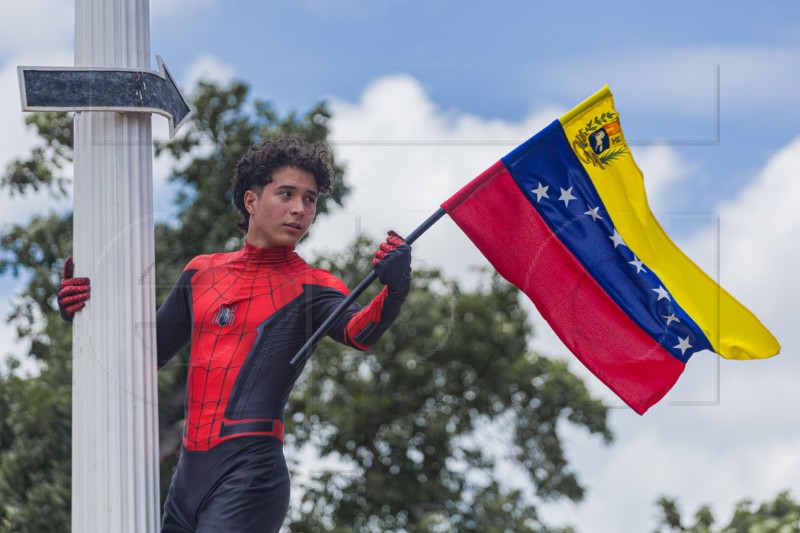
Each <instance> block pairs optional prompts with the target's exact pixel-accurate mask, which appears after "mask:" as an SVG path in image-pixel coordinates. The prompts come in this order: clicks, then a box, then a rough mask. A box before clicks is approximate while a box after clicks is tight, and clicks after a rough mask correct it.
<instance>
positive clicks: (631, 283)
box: [442, 86, 780, 414]
mask: <svg viewBox="0 0 800 533" xmlns="http://www.w3.org/2000/svg"><path fill="white" fill-rule="evenodd" d="M442 207H443V208H444V210H445V211H446V212H447V214H448V215H449V216H450V217H451V218H452V219H453V220H454V221H455V222H456V224H457V225H458V226H459V227H460V228H461V229H462V230H463V231H464V232H465V233H466V234H467V236H468V237H469V238H470V239H471V240H472V241H473V243H475V245H476V246H477V247H478V249H479V250H480V251H481V252H482V253H483V254H484V255H485V256H486V257H487V259H488V260H489V261H490V262H491V263H492V265H493V266H494V267H495V268H496V269H497V271H498V272H499V273H500V274H501V275H502V276H503V277H505V278H506V279H507V280H508V281H510V282H511V283H513V284H514V285H516V286H517V287H519V288H520V289H521V290H522V291H523V292H524V293H525V294H526V295H528V297H529V298H530V299H531V300H532V301H533V303H534V304H535V305H536V307H537V309H538V310H539V312H540V313H541V315H542V316H543V317H544V318H545V319H546V320H547V322H548V323H549V324H550V326H551V327H552V328H553V330H554V331H555V333H556V334H557V335H558V336H559V338H560V339H561V340H562V342H564V344H565V345H566V346H567V348H569V349H570V351H572V353H573V354H575V356H576V357H577V358H578V359H579V360H580V361H581V362H582V363H583V364H584V365H586V367H587V368H589V370H591V371H592V373H594V374H595V375H596V376H597V377H598V378H599V379H600V380H602V381H603V382H604V383H605V384H606V385H608V387H609V388H611V390H613V391H614V392H615V393H616V394H617V395H618V396H619V397H620V398H621V399H622V400H623V401H625V402H626V403H627V404H628V405H629V406H630V407H631V408H632V409H633V410H634V411H636V412H637V413H639V414H643V413H644V412H645V411H646V410H647V409H648V408H650V407H651V406H652V405H653V404H655V403H656V402H658V401H659V400H660V399H661V398H662V397H663V396H664V395H665V394H666V393H667V392H668V391H669V390H670V388H671V387H672V386H673V385H674V384H675V382H676V381H677V379H678V377H679V376H680V375H681V373H682V372H683V369H684V367H685V364H686V362H687V361H688V360H689V358H690V357H691V356H692V355H693V354H694V353H697V352H698V351H701V350H711V351H714V352H716V353H718V354H719V355H721V356H723V357H726V358H731V359H759V358H765V357H770V356H772V355H775V354H777V353H778V351H779V350H780V346H779V344H778V342H777V340H776V339H775V337H774V336H773V335H772V334H771V333H770V332H769V331H768V330H767V329H766V328H765V327H764V326H763V325H762V324H761V322H760V321H759V320H758V318H756V317H755V316H754V315H753V314H752V313H751V312H750V311H749V310H748V309H747V308H745V307H744V306H743V305H742V304H741V303H739V302H738V301H737V300H736V299H734V298H733V296H731V295H730V294H728V293H727V292H726V291H725V290H724V289H723V288H722V287H720V286H719V285H718V284H717V283H716V282H715V281H714V280H712V279H711V278H710V277H708V276H707V275H706V274H705V273H704V272H703V271H702V270H701V269H700V268H699V267H698V266H697V265H695V264H694V262H692V260H691V259H689V258H688V257H687V256H686V255H685V254H684V253H683V252H682V251H681V250H680V249H679V248H678V247H677V246H676V245H675V244H674V243H673V242H672V241H671V240H670V238H669V237H668V236H667V234H666V233H665V232H664V230H663V229H662V228H661V226H660V225H659V223H658V221H657V220H656V219H655V217H654V216H653V214H652V212H651V211H650V208H649V206H648V204H647V198H646V196H645V189H644V182H643V179H642V173H641V171H640V170H639V168H638V166H637V165H636V163H635V161H634V160H633V156H632V155H631V151H630V147H629V146H628V144H627V143H626V141H625V137H624V135H623V132H622V128H621V126H620V121H619V114H618V113H617V112H616V110H615V109H614V101H613V97H612V95H611V92H610V90H609V89H608V87H607V86H606V87H604V88H603V89H601V90H600V91H598V92H597V93H596V94H594V95H593V96H592V97H590V98H589V99H587V100H586V101H584V102H583V103H582V104H580V105H579V106H578V107H576V108H575V109H573V110H572V111H570V112H569V113H567V114H566V115H564V116H563V117H561V119H559V120H557V121H555V122H553V123H552V124H550V125H549V126H548V127H546V128H545V129H544V130H542V131H541V132H539V133H538V134H536V135H535V136H534V137H533V138H531V139H529V140H528V141H526V142H525V143H524V144H522V145H521V146H519V147H518V148H516V149H515V150H513V151H512V152H511V153H509V154H508V155H507V156H505V157H504V158H502V159H501V160H500V161H498V162H497V163H495V164H494V165H492V167H490V168H489V169H488V170H486V171H485V172H483V173H482V174H481V175H480V176H478V177H477V178H475V179H474V180H473V181H472V182H471V183H469V184H468V185H467V186H466V187H464V188H463V189H462V190H460V191H459V192H458V193H456V194H455V195H454V196H453V197H452V198H450V199H449V200H447V201H446V202H445V203H443V204H442Z"/></svg>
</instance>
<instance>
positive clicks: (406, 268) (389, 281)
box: [372, 231, 411, 296]
mask: <svg viewBox="0 0 800 533" xmlns="http://www.w3.org/2000/svg"><path fill="white" fill-rule="evenodd" d="M372 265H373V266H374V267H375V273H376V274H377V275H378V279H379V280H380V282H381V283H383V284H384V285H386V286H387V287H389V290H390V291H392V292H394V293H397V294H400V295H403V296H405V295H406V294H408V291H409V290H410V289H411V247H410V246H409V245H407V244H406V241H405V240H403V238H402V237H401V236H400V235H398V234H397V233H395V232H394V231H390V232H389V236H388V237H386V242H382V243H381V245H380V247H379V248H378V250H376V251H375V259H373V260H372Z"/></svg>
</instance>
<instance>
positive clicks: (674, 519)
mask: <svg viewBox="0 0 800 533" xmlns="http://www.w3.org/2000/svg"><path fill="white" fill-rule="evenodd" d="M656 507H657V509H658V519H659V524H658V528H657V529H656V533H666V532H671V531H675V532H685V533H794V532H797V531H800V502H797V501H795V500H793V499H792V497H791V495H790V494H789V492H787V491H784V492H781V493H779V494H778V495H777V496H775V499H774V500H773V501H768V502H765V503H762V504H760V505H757V504H755V503H754V502H753V501H752V500H749V499H745V500H742V501H740V502H739V503H737V504H736V508H735V509H734V512H733V516H732V517H731V520H730V522H729V523H728V525H726V526H723V527H721V528H719V529H714V528H713V527H712V526H713V525H714V522H715V520H714V515H713V513H712V512H711V508H710V507H709V506H708V505H704V506H702V507H701V508H700V509H699V510H698V511H697V512H696V513H695V514H694V521H693V523H692V524H687V525H684V524H683V519H682V518H681V514H680V509H679V508H678V504H677V502H676V501H675V500H674V499H672V498H667V497H662V498H659V499H658V501H657V502H656Z"/></svg>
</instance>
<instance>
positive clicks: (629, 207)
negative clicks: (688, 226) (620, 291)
mask: <svg viewBox="0 0 800 533" xmlns="http://www.w3.org/2000/svg"><path fill="white" fill-rule="evenodd" d="M560 121H561V124H562V125H563V127H564V131H565V133H566V135H567V139H568V141H569V143H570V145H571V146H572V148H573V150H574V151H575V154H576V155H577V156H578V159H579V160H580V161H581V163H582V165H583V166H584V168H585V169H586V172H587V173H588V174H589V176H590V177H591V179H592V182H593V183H594V186H595V188H596V189H597V192H598V193H599V195H600V198H601V199H602V201H603V203H604V204H605V207H606V209H607V210H608V213H609V216H610V217H611V220H612V221H613V223H614V226H615V227H616V229H617V232H618V233H619V234H620V236H621V237H622V239H623V240H624V241H625V244H626V245H627V246H628V248H629V249H630V250H631V251H632V252H633V253H635V254H636V256H637V257H638V258H639V259H640V260H641V261H643V262H644V264H645V265H646V267H649V268H650V270H651V271H653V272H654V273H655V274H656V275H657V276H658V277H659V278H661V281H662V282H663V283H664V284H665V287H666V289H667V291H669V293H670V294H671V295H672V298H673V300H674V301H675V302H677V303H678V304H679V305H680V306H681V307H682V308H683V309H684V310H685V311H686V312H687V313H688V314H689V316H691V317H692V319H694V321H695V322H696V323H697V325H698V326H699V327H700V328H701V329H702V330H703V332H704V333H705V335H706V337H708V340H709V341H710V342H711V344H712V346H713V347H714V351H715V352H717V353H718V354H720V355H721V356H723V357H726V358H729V359H760V358H764V357H770V356H773V355H775V354H777V353H778V352H779V351H780V345H779V344H778V341H777V339H775V337H774V336H773V335H772V334H771V333H770V332H769V330H767V328H766V327H764V325H763V324H762V323H761V322H760V321H759V320H758V318H757V317H756V316H755V315H754V314H753V313H751V312H750V310H748V309H747V308H746V307H744V306H743V305H742V304H741V303H739V302H738V301H737V300H736V299H735V298H734V297H733V296H731V295H730V294H728V292H727V291H725V289H723V288H722V287H720V286H719V285H718V284H717V283H716V282H715V281H714V280H713V279H711V278H710V277H709V276H708V275H707V274H706V273H705V272H703V271H702V270H701V269H700V267H698V266H697V265H696V264H695V263H694V262H693V261H692V260H691V259H689V258H688V257H687V256H686V254H684V253H683V252H682V251H681V250H680V249H679V248H678V247H677V246H676V245H675V243H673V242H672V240H671V239H670V238H669V237H668V236H667V234H666V232H664V230H663V228H662V227H661V225H660V224H659V223H658V221H657V220H656V219H655V217H654V216H653V213H652V212H651V211H650V207H649V205H648V203H647V197H646V196H645V188H644V181H643V177H642V172H641V170H639V167H638V166H637V165H636V162H635V161H634V160H633V155H632V154H631V151H630V148H629V146H628V144H627V143H626V142H625V137H624V135H623V133H622V129H621V127H620V123H619V115H618V113H617V112H616V110H615V109H614V98H613V96H612V94H611V91H610V90H609V88H608V86H605V87H603V88H602V89H601V90H600V91H598V92H597V93H595V94H594V95H593V96H591V97H590V98H588V99H587V100H585V101H584V102H583V103H581V104H580V105H579V106H577V107H576V108H575V109H573V110H572V111H570V112H568V113H566V114H565V115H564V116H563V117H561V118H560Z"/></svg>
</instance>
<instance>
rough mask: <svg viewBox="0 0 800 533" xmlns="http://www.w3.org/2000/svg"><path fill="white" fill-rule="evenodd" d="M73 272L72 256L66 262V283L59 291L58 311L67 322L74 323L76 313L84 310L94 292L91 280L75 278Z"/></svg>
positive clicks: (64, 282)
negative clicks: (73, 318)
mask: <svg viewBox="0 0 800 533" xmlns="http://www.w3.org/2000/svg"><path fill="white" fill-rule="evenodd" d="M73 271H74V267H73V265H72V257H71V256H70V257H67V260H66V261H64V281H62V282H61V289H60V290H59V291H58V310H59V311H61V318H63V319H64V320H66V321H67V322H72V317H73V316H75V313H76V312H77V311H80V310H81V309H83V308H84V306H85V305H86V301H87V300H88V299H89V295H90V294H91V291H92V286H91V283H90V281H89V278H73V277H72V274H73Z"/></svg>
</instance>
